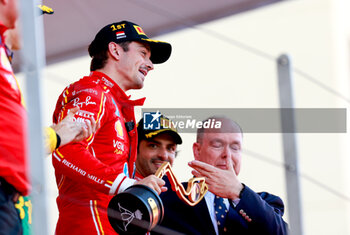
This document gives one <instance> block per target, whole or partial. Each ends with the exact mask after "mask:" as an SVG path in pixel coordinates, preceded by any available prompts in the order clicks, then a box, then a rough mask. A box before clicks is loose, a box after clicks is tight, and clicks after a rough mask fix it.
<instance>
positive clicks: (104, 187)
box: [52, 89, 135, 195]
mask: <svg viewBox="0 0 350 235" xmlns="http://www.w3.org/2000/svg"><path fill="white" fill-rule="evenodd" d="M86 90H87V91H86V92H80V93H79V94H78V95H77V96H73V97H72V98H71V99H70V100H69V99H66V101H65V102H67V103H66V104H65V105H64V106H63V108H62V109H61V112H57V110H56V112H55V113H57V114H56V115H59V116H60V117H54V119H56V120H62V119H63V118H64V117H65V116H66V115H67V110H69V109H71V108H73V107H74V106H79V107H80V110H79V111H78V112H77V113H76V114H75V118H76V121H77V122H84V121H85V120H88V119H89V118H90V117H91V116H93V117H94V118H95V120H96V121H99V122H100V128H104V125H105V123H106V121H107V120H108V107H107V97H106V95H105V93H104V92H103V91H97V90H94V89H86ZM67 96H68V97H69V94H68V95H67ZM96 133H98V130H97V131H96ZM94 137H95V136H94V135H92V136H90V137H89V138H87V139H85V140H84V141H81V142H76V143H70V144H67V145H65V146H62V147H60V148H58V149H57V150H56V151H54V152H53V154H52V156H53V158H52V161H53V166H54V167H55V170H56V172H58V173H60V174H63V175H65V176H67V177H69V178H70V179H72V180H74V181H76V182H79V183H81V184H86V185H88V186H91V187H92V188H93V189H95V190H98V191H101V192H103V193H105V194H110V195H114V194H115V193H118V192H121V191H123V190H124V189H125V188H127V187H128V186H130V185H132V184H133V183H134V182H135V180H133V179H130V178H127V177H126V176H125V175H124V173H123V172H121V171H120V172H117V171H116V170H115V169H114V168H112V167H109V166H108V165H106V164H104V163H103V162H101V161H100V160H99V159H97V158H96V157H95V156H94V152H93V151H92V150H91V148H90V145H91V144H92V142H93V140H94Z"/></svg>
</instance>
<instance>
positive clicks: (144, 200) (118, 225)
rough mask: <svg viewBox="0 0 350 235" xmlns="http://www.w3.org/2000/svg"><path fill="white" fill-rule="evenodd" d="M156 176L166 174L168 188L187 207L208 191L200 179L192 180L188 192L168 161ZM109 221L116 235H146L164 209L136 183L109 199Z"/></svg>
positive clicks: (148, 190)
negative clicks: (169, 185) (169, 187)
mask: <svg viewBox="0 0 350 235" xmlns="http://www.w3.org/2000/svg"><path fill="white" fill-rule="evenodd" d="M155 175H156V176H157V177H159V178H162V177H163V176H164V175H167V176H168V178H169V181H170V184H171V188H172V190H173V191H175V192H176V194H177V195H178V197H179V198H180V199H181V200H183V201H184V202H185V203H187V204H188V205H190V206H195V205H196V204H197V203H199V202H200V201H201V200H202V198H203V197H204V195H205V193H206V192H207V191H208V186H207V185H206V183H205V179H204V178H203V177H198V178H191V179H190V180H189V181H188V186H187V189H186V190H185V189H184V187H183V185H182V184H181V183H180V182H179V181H178V180H177V178H176V177H175V175H174V173H173V171H172V168H171V166H170V164H169V163H168V162H164V163H163V164H162V165H161V167H159V169H158V170H157V172H156V173H155ZM107 213H108V219H109V222H110V224H111V226H112V227H113V229H114V230H115V231H116V232H117V233H119V234H145V233H146V232H147V231H150V230H152V229H153V228H154V227H155V226H156V225H157V224H158V223H160V222H161V221H162V219H163V216H164V208H163V203H162V200H161V199H160V197H159V195H158V194H157V193H156V192H155V191H154V190H153V189H151V188H149V187H147V186H145V185H142V184H136V185H133V186H131V187H129V188H128V189H126V190H125V191H124V192H122V193H119V194H117V195H116V196H114V197H113V198H112V200H111V201H110V203H109V205H108V210H107Z"/></svg>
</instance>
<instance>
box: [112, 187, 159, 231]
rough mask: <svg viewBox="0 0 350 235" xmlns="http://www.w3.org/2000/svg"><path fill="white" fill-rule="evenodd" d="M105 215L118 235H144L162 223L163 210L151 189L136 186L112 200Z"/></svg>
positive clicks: (156, 195) (157, 197)
mask: <svg viewBox="0 0 350 235" xmlns="http://www.w3.org/2000/svg"><path fill="white" fill-rule="evenodd" d="M107 214H108V219H109V222H110V224H111V226H112V227H113V229H114V230H115V231H116V232H117V233H118V234H145V233H146V232H147V231H150V230H151V229H153V228H154V227H155V226H156V225H157V224H158V223H160V222H161V221H162V219H163V216H164V208H163V203H162V201H161V199H160V197H159V196H158V194H157V193H156V192H155V191H154V190H153V189H151V188H149V187H147V186H145V185H141V184H136V185H133V186H131V187H129V188H127V189H126V190H125V191H124V192H122V193H119V194H117V195H116V196H114V197H113V198H112V200H111V201H110V202H109V205H108V209H107Z"/></svg>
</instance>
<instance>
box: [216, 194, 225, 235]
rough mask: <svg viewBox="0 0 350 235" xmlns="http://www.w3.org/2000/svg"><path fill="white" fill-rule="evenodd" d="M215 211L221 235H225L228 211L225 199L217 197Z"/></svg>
mask: <svg viewBox="0 0 350 235" xmlns="http://www.w3.org/2000/svg"><path fill="white" fill-rule="evenodd" d="M214 209H215V215H216V220H217V222H218V229H219V234H224V233H225V232H226V227H225V220H226V214H227V212H228V210H227V209H226V206H225V204H224V199H223V198H221V197H218V196H215V199H214Z"/></svg>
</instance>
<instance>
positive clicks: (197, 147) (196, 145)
mask: <svg viewBox="0 0 350 235" xmlns="http://www.w3.org/2000/svg"><path fill="white" fill-rule="evenodd" d="M200 148H201V145H200V143H198V142H195V143H193V146H192V150H193V156H194V159H196V160H198V156H199V153H200Z"/></svg>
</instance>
